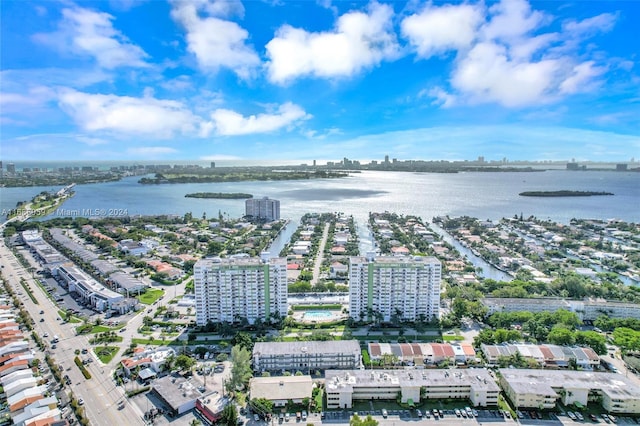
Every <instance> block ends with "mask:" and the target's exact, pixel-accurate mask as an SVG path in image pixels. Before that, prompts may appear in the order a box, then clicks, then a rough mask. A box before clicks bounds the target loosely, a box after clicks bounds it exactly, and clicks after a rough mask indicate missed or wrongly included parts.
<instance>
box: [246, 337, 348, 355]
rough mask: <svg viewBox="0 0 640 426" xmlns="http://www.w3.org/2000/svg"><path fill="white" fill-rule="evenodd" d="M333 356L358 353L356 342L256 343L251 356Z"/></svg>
mask: <svg viewBox="0 0 640 426" xmlns="http://www.w3.org/2000/svg"><path fill="white" fill-rule="evenodd" d="M299 353H310V354H335V353H358V354H359V353H360V344H359V343H358V341H357V340H335V341H332V340H329V341H309V342H257V343H256V344H255V346H254V347H253V356H256V355H257V356H260V355H288V354H299Z"/></svg>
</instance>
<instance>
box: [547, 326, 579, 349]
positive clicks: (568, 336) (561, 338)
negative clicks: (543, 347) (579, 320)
mask: <svg viewBox="0 0 640 426" xmlns="http://www.w3.org/2000/svg"><path fill="white" fill-rule="evenodd" d="M547 339H548V340H549V342H551V343H554V344H556V345H563V346H568V345H573V344H574V343H575V342H576V339H575V337H574V335H573V331H571V330H569V329H568V328H565V327H563V326H556V327H553V328H552V329H551V331H550V332H549V335H548V336H547Z"/></svg>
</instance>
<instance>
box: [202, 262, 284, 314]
mask: <svg viewBox="0 0 640 426" xmlns="http://www.w3.org/2000/svg"><path fill="white" fill-rule="evenodd" d="M193 271H194V277H195V279H194V293H195V296H196V323H197V324H198V325H206V324H207V323H208V322H237V321H240V320H242V319H243V318H244V319H246V320H247V321H248V322H249V323H250V324H253V323H254V322H255V321H256V320H257V319H260V320H261V321H270V320H271V319H272V318H273V316H275V315H279V316H282V317H284V316H286V315H287V260H286V259H284V258H269V255H268V253H263V256H262V257H261V258H219V257H216V258H207V259H201V260H199V261H198V262H196V264H195V265H194V268H193Z"/></svg>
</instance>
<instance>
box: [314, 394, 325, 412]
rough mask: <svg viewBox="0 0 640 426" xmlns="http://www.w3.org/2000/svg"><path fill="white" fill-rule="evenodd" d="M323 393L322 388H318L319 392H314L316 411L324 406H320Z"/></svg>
mask: <svg viewBox="0 0 640 426" xmlns="http://www.w3.org/2000/svg"><path fill="white" fill-rule="evenodd" d="M323 393H324V392H323V390H322V389H320V392H318V393H317V394H316V397H315V401H316V409H317V411H322V410H323V408H324V407H323V406H322V394H323Z"/></svg>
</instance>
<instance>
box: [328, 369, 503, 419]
mask: <svg viewBox="0 0 640 426" xmlns="http://www.w3.org/2000/svg"><path fill="white" fill-rule="evenodd" d="M325 392H326V394H327V408H329V409H337V408H343V409H346V408H351V407H353V402H354V401H356V400H365V401H371V400H375V399H387V400H396V398H397V396H398V394H400V401H401V402H402V403H404V404H408V405H413V404H415V403H419V402H420V401H421V399H423V398H424V399H469V400H470V401H471V403H472V404H473V405H474V406H483V407H486V406H495V405H497V404H498V394H499V393H500V388H499V387H498V385H497V384H496V382H495V381H494V379H493V377H491V375H490V374H489V372H488V371H487V370H486V369H469V370H467V369H457V370H449V369H446V370H414V369H410V370H328V371H326V372H325Z"/></svg>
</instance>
